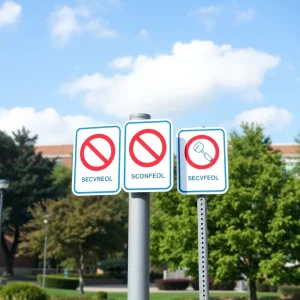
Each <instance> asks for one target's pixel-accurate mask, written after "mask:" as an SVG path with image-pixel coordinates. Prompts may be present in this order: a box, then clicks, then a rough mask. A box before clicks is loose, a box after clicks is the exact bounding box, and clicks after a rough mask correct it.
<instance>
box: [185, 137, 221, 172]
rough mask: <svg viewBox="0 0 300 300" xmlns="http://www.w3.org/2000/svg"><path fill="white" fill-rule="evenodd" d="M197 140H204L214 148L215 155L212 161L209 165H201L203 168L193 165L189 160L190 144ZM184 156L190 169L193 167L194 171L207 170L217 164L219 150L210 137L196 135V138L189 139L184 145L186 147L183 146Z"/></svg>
mask: <svg viewBox="0 0 300 300" xmlns="http://www.w3.org/2000/svg"><path fill="white" fill-rule="evenodd" d="M199 139H204V140H208V141H210V142H211V143H212V144H213V146H214V148H215V151H216V154H215V157H214V159H213V160H212V161H211V162H210V163H208V164H207V165H203V166H202V165H197V164H195V163H194V162H193V161H192V160H191V158H190V156H189V148H190V146H191V144H192V143H193V142H194V141H196V140H199ZM184 155H185V159H186V161H187V162H188V163H189V164H190V165H191V166H192V167H194V168H195V169H199V170H203V169H208V168H210V167H212V166H213V165H214V164H215V163H216V162H217V160H218V159H219V155H220V149H219V146H218V144H217V142H216V141H215V140H214V139H213V138H211V137H210V136H208V135H196V136H194V137H193V138H191V139H190V140H189V141H188V142H187V144H186V146H185V150H184Z"/></svg>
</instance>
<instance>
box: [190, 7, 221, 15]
mask: <svg viewBox="0 0 300 300" xmlns="http://www.w3.org/2000/svg"><path fill="white" fill-rule="evenodd" d="M223 9H224V7H223V5H215V6H213V5H211V6H206V7H200V8H197V9H195V10H193V11H191V14H193V15H198V16H203V15H218V14H220V13H221V12H222V11H223Z"/></svg>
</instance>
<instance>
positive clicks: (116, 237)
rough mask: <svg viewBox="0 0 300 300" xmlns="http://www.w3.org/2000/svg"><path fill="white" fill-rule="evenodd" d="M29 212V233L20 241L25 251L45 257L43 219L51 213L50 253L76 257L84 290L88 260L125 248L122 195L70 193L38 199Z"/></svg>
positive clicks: (124, 207)
mask: <svg viewBox="0 0 300 300" xmlns="http://www.w3.org/2000/svg"><path fill="white" fill-rule="evenodd" d="M29 212H30V214H31V215H32V219H31V220H30V221H29V222H28V224H27V225H26V226H25V228H26V230H27V232H28V234H27V235H26V237H25V239H24V241H23V242H22V243H21V245H20V251H21V254H30V255H33V254H39V255H40V257H43V241H44V235H45V232H44V226H43V219H44V218H45V215H46V214H48V215H49V216H50V218H49V225H48V226H49V229H48V241H49V242H48V257H51V258H55V259H59V260H66V259H74V260H75V261H76V264H77V269H78V274H79V287H80V292H81V293H84V290H83V276H84V270H85V267H86V263H87V261H88V260H89V259H91V258H93V257H94V256H95V255H97V256H98V257H99V256H103V255H107V254H108V253H116V252H117V251H121V250H122V247H123V241H124V239H125V238H126V234H127V232H126V228H125V226H124V223H125V222H126V216H127V205H126V203H125V201H120V199H119V198H118V197H112V196H94V197H80V198H79V197H77V196H75V195H68V196H67V197H65V198H61V199H59V200H58V201H56V200H45V201H43V202H42V203H36V204H35V205H34V207H33V208H31V209H30V210H29Z"/></svg>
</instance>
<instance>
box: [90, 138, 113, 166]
mask: <svg viewBox="0 0 300 300" xmlns="http://www.w3.org/2000/svg"><path fill="white" fill-rule="evenodd" d="M87 146H88V147H89V148H90V149H91V150H92V151H93V152H94V153H95V154H96V155H97V156H98V157H99V158H100V159H101V160H102V161H103V162H104V164H107V162H108V160H107V159H106V158H105V157H104V156H103V154H102V153H101V152H99V151H98V149H97V148H96V147H94V145H93V144H92V143H91V142H88V143H87Z"/></svg>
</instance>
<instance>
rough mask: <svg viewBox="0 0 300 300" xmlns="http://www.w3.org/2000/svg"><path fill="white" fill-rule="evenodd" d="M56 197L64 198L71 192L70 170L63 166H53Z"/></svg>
mask: <svg viewBox="0 0 300 300" xmlns="http://www.w3.org/2000/svg"><path fill="white" fill-rule="evenodd" d="M52 178H53V184H54V186H55V196H56V197H66V196H67V195H69V194H71V192H72V188H71V185H72V169H71V168H68V167H66V166H64V165H55V167H54V169H53V173H52Z"/></svg>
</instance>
